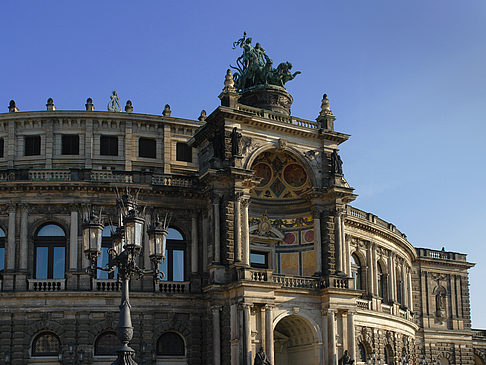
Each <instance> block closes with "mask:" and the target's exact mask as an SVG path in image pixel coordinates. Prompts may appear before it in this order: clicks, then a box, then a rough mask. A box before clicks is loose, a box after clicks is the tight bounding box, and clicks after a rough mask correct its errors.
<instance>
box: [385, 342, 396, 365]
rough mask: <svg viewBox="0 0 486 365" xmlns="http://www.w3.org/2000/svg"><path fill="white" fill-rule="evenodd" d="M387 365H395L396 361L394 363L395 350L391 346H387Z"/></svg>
mask: <svg viewBox="0 0 486 365" xmlns="http://www.w3.org/2000/svg"><path fill="white" fill-rule="evenodd" d="M385 364H388V365H394V364H395V361H393V349H392V347H391V346H390V345H386V346H385Z"/></svg>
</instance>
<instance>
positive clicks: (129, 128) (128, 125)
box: [122, 121, 134, 171]
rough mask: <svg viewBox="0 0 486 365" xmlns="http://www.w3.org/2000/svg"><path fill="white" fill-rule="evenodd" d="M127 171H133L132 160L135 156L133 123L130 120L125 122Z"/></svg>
mask: <svg viewBox="0 0 486 365" xmlns="http://www.w3.org/2000/svg"><path fill="white" fill-rule="evenodd" d="M124 142H125V143H124V145H125V151H124V152H125V153H124V154H122V156H125V171H132V161H133V157H134V153H133V123H132V122H130V121H126V122H125V140H124Z"/></svg>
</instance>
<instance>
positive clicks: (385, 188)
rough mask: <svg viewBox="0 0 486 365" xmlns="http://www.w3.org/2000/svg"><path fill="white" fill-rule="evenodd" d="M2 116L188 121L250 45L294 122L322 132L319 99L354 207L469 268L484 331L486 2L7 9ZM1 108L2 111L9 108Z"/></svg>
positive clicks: (209, 104) (1, 36)
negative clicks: (114, 102)
mask: <svg viewBox="0 0 486 365" xmlns="http://www.w3.org/2000/svg"><path fill="white" fill-rule="evenodd" d="M2 13H3V17H2V22H1V23H0V41H1V44H2V47H3V48H2V53H1V55H2V57H1V58H0V75H1V79H0V80H1V83H0V105H3V106H4V110H3V111H7V106H8V102H9V100H10V99H15V100H16V102H17V106H18V107H19V108H20V109H21V110H24V111H25V110H44V109H45V104H46V100H47V98H49V97H52V98H53V99H54V102H55V104H56V106H57V108H58V109H65V110H71V109H83V108H84V104H85V102H86V98H87V97H92V98H93V100H94V104H95V107H96V109H97V110H106V105H107V103H108V101H109V95H110V93H111V90H113V89H116V90H118V94H119V96H120V99H121V101H122V102H123V104H124V103H125V101H126V100H127V99H130V100H132V102H133V105H134V109H135V110H134V111H135V112H139V113H150V114H160V113H161V112H162V110H163V107H164V105H165V104H167V103H168V104H170V105H171V109H172V111H173V112H172V116H177V117H186V118H196V117H197V116H198V115H199V113H200V111H201V109H206V110H207V111H208V113H209V112H210V111H211V110H213V109H214V108H215V107H217V105H218V102H219V100H218V98H217V96H218V94H219V93H220V91H221V89H222V87H223V80H224V74H225V71H226V69H227V68H228V66H229V64H231V63H234V60H235V59H236V57H237V56H238V55H239V50H232V49H231V45H232V42H233V41H235V40H237V39H238V38H240V37H241V35H242V33H243V31H247V32H248V34H249V36H251V37H252V38H253V39H254V41H258V42H260V43H261V44H262V46H263V47H264V48H265V49H266V51H267V54H268V55H269V56H270V57H271V58H272V59H273V60H274V62H275V63H279V62H283V61H290V62H292V63H293V65H294V70H296V71H297V70H300V71H302V74H301V75H299V76H298V77H297V78H296V79H295V80H293V81H291V82H289V83H288V90H289V92H290V93H291V94H292V95H293V97H294V104H293V108H292V114H293V115H296V116H299V117H302V118H307V119H315V118H316V117H317V115H318V113H319V109H320V101H321V98H322V94H323V93H324V92H327V94H328V95H329V99H330V102H331V108H332V110H333V112H334V114H335V115H336V117H337V120H336V123H335V126H336V129H337V130H339V131H341V132H345V133H349V134H351V135H352V137H351V139H350V140H349V141H348V142H346V143H345V144H343V145H342V146H341V154H342V158H343V161H344V172H345V174H346V178H347V180H348V182H349V183H350V184H351V185H352V186H353V187H355V188H356V193H358V194H359V197H358V199H357V200H356V202H355V203H354V205H355V206H356V207H358V208H360V209H363V210H367V211H371V212H373V213H375V214H376V215H378V216H380V217H381V218H383V219H385V220H387V221H390V222H393V223H394V224H395V225H396V226H397V228H398V229H400V230H401V231H402V232H404V233H406V234H407V236H408V238H409V240H410V242H412V243H413V244H414V245H416V246H422V247H430V248H435V249H440V248H442V247H445V248H446V250H450V251H458V252H464V253H467V254H468V258H469V260H470V261H472V262H475V263H476V264H477V265H476V267H475V268H474V269H472V270H471V272H470V279H471V287H470V289H471V302H472V317H473V326H474V327H477V328H479V327H482V328H486V315H485V314H484V313H482V310H481V305H482V303H484V302H485V301H486V293H485V292H484V291H483V290H482V286H481V284H482V283H481V281H482V279H483V278H484V276H485V274H486V269H485V268H484V267H485V265H486V253H485V252H484V249H483V247H484V240H485V238H484V235H483V234H482V228H483V227H482V226H483V224H485V223H484V222H486V210H485V209H484V207H485V206H486V194H485V192H484V187H485V186H486V172H485V168H484V163H483V158H484V156H485V155H486V147H485V146H486V143H485V142H484V136H485V134H486V127H485V117H484V110H485V109H486V102H485V101H486V86H485V85H486V62H485V61H486V47H485V44H486V2H484V0H471V1H461V2H458V1H450V0H427V1H424V0H419V1H416V0H409V1H389V0H370V1H363V0H346V1H337V0H336V1H322V0H321V1H307V2H305V1H300V2H295V1H294V2H291V1H253V0H249V1H245V2H240V3H237V2H234V3H230V2H228V1H204V2H203V1H139V2H134V1H83V2H71V1H4V2H2ZM2 103H3V104H2Z"/></svg>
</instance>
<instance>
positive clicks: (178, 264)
mask: <svg viewBox="0 0 486 365" xmlns="http://www.w3.org/2000/svg"><path fill="white" fill-rule="evenodd" d="M172 256H173V257H172V264H173V265H174V266H173V268H172V280H173V281H184V250H174V251H172Z"/></svg>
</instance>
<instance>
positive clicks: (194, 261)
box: [191, 213, 199, 272]
mask: <svg viewBox="0 0 486 365" xmlns="http://www.w3.org/2000/svg"><path fill="white" fill-rule="evenodd" d="M198 264H199V263H198V252H197V215H196V213H193V214H192V229H191V272H198V267H199V265H198Z"/></svg>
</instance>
